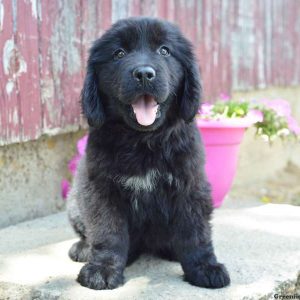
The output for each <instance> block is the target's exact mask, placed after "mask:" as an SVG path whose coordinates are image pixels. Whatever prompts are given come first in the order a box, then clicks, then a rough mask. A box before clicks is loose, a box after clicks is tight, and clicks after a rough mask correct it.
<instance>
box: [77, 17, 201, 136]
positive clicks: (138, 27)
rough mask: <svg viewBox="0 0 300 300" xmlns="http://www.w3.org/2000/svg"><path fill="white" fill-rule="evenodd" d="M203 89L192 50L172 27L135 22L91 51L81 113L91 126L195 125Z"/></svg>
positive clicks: (147, 20)
mask: <svg viewBox="0 0 300 300" xmlns="http://www.w3.org/2000/svg"><path fill="white" fill-rule="evenodd" d="M200 94H201V87H200V82H199V73H198V68H197V64H196V62H195V58H194V55H193V53H192V47H191V44H190V43H189V42H188V41H187V40H186V39H185V38H184V37H183V36H182V34H181V33H180V31H179V29H178V28H177V27H176V26H175V25H172V24H171V23H169V22H166V21H162V20H157V19H150V18H130V19H126V20H121V21H119V22H117V23H116V24H115V25H113V26H112V28H111V29H110V30H108V31H107V32H106V33H105V34H104V35H103V36H102V37H101V38H100V39H99V40H97V41H96V42H95V43H94V45H93V47H92V48H91V50H90V57H89V60H88V66H87V74H86V78H85V82H84V87H83V90H82V107H83V112H84V114H85V116H86V117H87V120H88V122H89V124H90V126H94V127H99V126H101V125H102V124H103V122H105V120H108V119H112V120H122V121H124V122H125V123H126V124H127V125H129V126H130V127H131V128H133V129H136V130H141V131H150V130H155V129H156V128H158V127H159V126H160V125H161V124H162V123H163V122H164V120H165V118H167V117H170V114H172V116H171V117H172V118H182V119H184V120H185V121H186V122H189V121H191V120H192V119H193V117H194V116H195V114H196V113H197V110H198V107H199V100H200V96H201V95H200Z"/></svg>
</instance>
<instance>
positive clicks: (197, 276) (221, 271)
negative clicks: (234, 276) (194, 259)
mask: <svg viewBox="0 0 300 300" xmlns="http://www.w3.org/2000/svg"><path fill="white" fill-rule="evenodd" d="M185 279H186V280H187V281H188V282H189V283H191V284H193V285H196V286H200V287H205V288H212V289H218V288H222V287H224V286H227V285H229V284H230V277H229V274H228V272H227V270H226V268H225V266H224V265H222V264H219V263H216V264H213V265H212V264H199V265H197V266H195V267H194V268H193V269H192V270H189V271H188V272H187V273H186V274H185Z"/></svg>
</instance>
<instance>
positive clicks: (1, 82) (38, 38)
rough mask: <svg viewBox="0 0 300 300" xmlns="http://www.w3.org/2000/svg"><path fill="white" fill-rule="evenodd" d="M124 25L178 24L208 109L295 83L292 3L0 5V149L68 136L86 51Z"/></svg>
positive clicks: (296, 35) (8, 1) (30, 1)
mask: <svg viewBox="0 0 300 300" xmlns="http://www.w3.org/2000/svg"><path fill="white" fill-rule="evenodd" d="M133 15H149V16H158V17H162V18H166V19H168V20H171V21H174V22H176V23H178V24H179V26H180V27H181V28H182V30H183V32H184V33H185V34H186V35H187V36H188V37H189V38H190V39H191V41H192V42H193V43H194V45H195V48H196V52H197V55H198V57H199V62H200V66H201V69H202V77H203V82H204V91H205V98H206V100H208V101H212V100H213V99H214V98H215V97H216V96H217V95H219V94H220V93H221V92H230V91H231V90H232V89H234V90H238V89H239V90H241V89H242V90H245V89H253V88H264V87H267V86H274V85H276V86H278V85H280V86H286V85H288V86H290V85H299V83H300V59H299V56H300V2H299V0H249V1H248V0H202V1H197V0H171V1H164V0H160V1H159V0H106V1H105V0H102V1H97V0H0V57H1V64H0V93H1V94H0V145H1V144H9V143H12V142H20V141H27V140H32V139H36V138H38V137H39V136H40V135H42V134H57V133H59V132H66V131H72V130H76V129H77V128H78V127H79V126H80V124H81V123H82V120H81V119H80V108H79V105H78V100H79V94H80V90H81V86H82V80H83V76H84V72H85V71H84V70H85V61H86V57H87V50H88V48H89V47H90V44H91V41H93V40H94V39H95V38H96V37H99V36H100V35H101V34H102V33H103V31H104V30H105V29H107V28H108V27H109V26H110V24H111V23H112V22H114V21H116V20H117V19H120V18H124V17H127V16H133Z"/></svg>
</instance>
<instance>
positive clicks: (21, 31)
mask: <svg viewBox="0 0 300 300" xmlns="http://www.w3.org/2000/svg"><path fill="white" fill-rule="evenodd" d="M16 3H17V24H16V44H17V48H18V55H17V57H16V64H17V65H18V66H19V68H20V70H21V69H23V71H22V72H20V76H18V77H17V85H18V89H19V95H18V97H20V121H21V125H22V132H21V133H20V134H21V135H22V141H28V140H33V139H36V138H37V137H38V136H40V134H41V130H42V107H41V95H40V84H39V80H40V78H39V61H38V60H39V46H38V15H37V5H36V2H35V1H27V0H19V1H17V2H16Z"/></svg>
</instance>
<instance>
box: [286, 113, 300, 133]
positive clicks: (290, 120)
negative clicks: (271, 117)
mask: <svg viewBox="0 0 300 300" xmlns="http://www.w3.org/2000/svg"><path fill="white" fill-rule="evenodd" d="M287 122H288V125H289V129H290V131H292V132H293V133H294V134H297V135H298V134H300V126H299V125H298V123H297V121H296V120H295V119H294V118H293V117H292V116H288V117H287Z"/></svg>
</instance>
